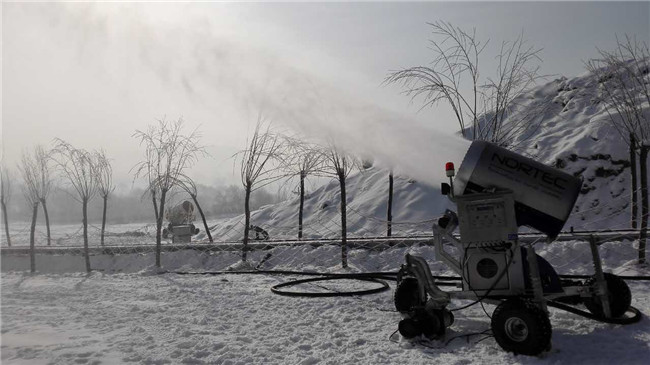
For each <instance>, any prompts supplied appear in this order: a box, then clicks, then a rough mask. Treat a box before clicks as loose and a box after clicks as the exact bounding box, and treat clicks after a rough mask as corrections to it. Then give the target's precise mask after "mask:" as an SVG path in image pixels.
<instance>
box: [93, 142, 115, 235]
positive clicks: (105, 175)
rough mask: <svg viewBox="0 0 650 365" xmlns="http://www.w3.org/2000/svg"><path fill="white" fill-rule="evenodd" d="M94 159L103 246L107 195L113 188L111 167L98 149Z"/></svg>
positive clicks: (104, 155) (104, 154)
mask: <svg viewBox="0 0 650 365" xmlns="http://www.w3.org/2000/svg"><path fill="white" fill-rule="evenodd" d="M95 161H96V166H97V170H96V172H97V190H98V193H99V196H100V197H101V198H102V202H103V205H102V231H101V238H100V243H101V245H102V246H104V233H105V231H106V210H107V208H108V196H109V195H110V194H111V193H112V192H113V191H114V190H115V184H114V183H113V167H112V166H111V162H110V161H109V159H108V157H107V156H106V153H105V152H104V151H103V150H100V151H98V152H96V153H95Z"/></svg>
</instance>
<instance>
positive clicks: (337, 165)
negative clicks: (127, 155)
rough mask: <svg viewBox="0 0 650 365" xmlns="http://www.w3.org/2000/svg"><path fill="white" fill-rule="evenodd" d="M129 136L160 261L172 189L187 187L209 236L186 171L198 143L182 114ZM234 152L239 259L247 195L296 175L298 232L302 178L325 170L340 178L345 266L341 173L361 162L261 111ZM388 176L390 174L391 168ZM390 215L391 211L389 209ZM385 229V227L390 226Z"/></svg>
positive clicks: (247, 213)
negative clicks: (293, 132) (240, 197)
mask: <svg viewBox="0 0 650 365" xmlns="http://www.w3.org/2000/svg"><path fill="white" fill-rule="evenodd" d="M134 137H135V138H137V139H139V140H140V144H141V146H143V147H144V159H143V160H142V161H141V162H139V163H138V164H137V165H136V167H135V177H136V178H143V179H146V180H147V183H148V193H149V195H150V196H151V198H152V205H153V208H154V212H155V217H156V262H155V264H156V267H161V266H162V263H161V245H162V233H161V232H162V223H163V216H164V211H165V204H166V201H167V196H168V194H169V193H170V191H172V189H181V190H182V191H185V192H186V193H188V194H189V195H190V196H191V197H192V199H193V201H194V203H195V204H196V206H197V208H198V210H199V213H200V214H201V218H202V220H203V224H204V228H205V231H206V234H207V235H208V238H209V240H210V242H212V236H211V234H210V229H209V227H208V225H207V222H206V219H205V215H204V214H203V212H202V209H201V207H200V204H199V202H198V199H197V189H196V185H195V183H194V182H193V181H192V179H190V178H189V177H188V176H187V174H186V171H187V170H188V169H189V168H191V167H192V166H193V165H194V164H195V163H196V161H197V159H198V157H199V156H201V155H205V154H206V152H205V148H204V147H203V146H202V145H201V143H200V133H199V132H198V131H197V130H196V129H195V130H193V131H191V132H189V133H184V131H183V120H182V119H178V120H177V121H174V122H169V121H165V120H160V121H158V123H157V124H155V125H151V126H149V128H148V129H147V130H145V131H139V130H138V131H136V132H135V134H134ZM233 157H235V158H236V160H237V161H239V162H240V164H241V166H240V178H241V184H242V187H243V189H244V193H245V195H244V232H243V236H244V238H243V247H242V262H247V260H248V251H249V241H250V228H251V226H252V225H251V209H250V201H251V195H252V194H253V193H254V192H255V191H257V190H259V189H262V188H264V187H265V186H268V185H269V184H272V183H274V182H277V181H279V180H282V179H294V178H297V179H298V181H299V183H298V186H299V194H300V204H299V211H298V239H302V238H303V215H304V212H303V210H304V209H303V208H304V201H305V180H306V179H307V177H308V176H321V177H323V176H329V177H333V178H336V179H337V180H338V182H339V186H340V192H341V203H340V207H341V227H342V230H341V262H342V265H343V267H347V228H346V227H347V223H346V201H347V197H346V185H345V184H346V178H347V177H348V175H349V174H350V173H351V172H352V171H353V170H354V169H355V168H358V167H359V166H360V162H359V160H358V159H357V158H356V157H354V156H352V155H350V154H348V153H346V152H344V151H343V150H342V149H341V148H339V147H338V146H336V144H335V143H334V142H330V143H329V144H328V145H327V146H325V147H323V146H319V145H316V144H314V143H309V142H305V141H304V140H301V139H299V138H296V137H295V136H286V135H283V134H281V133H277V132H275V131H274V130H272V128H271V123H270V122H268V121H266V120H265V119H264V117H263V116H262V115H261V114H260V115H258V120H257V123H256V125H255V129H254V130H253V133H252V135H251V136H250V137H249V139H248V140H247V142H246V148H244V149H243V150H241V151H240V152H238V153H236V154H235V155H234V156H233ZM391 176H392V174H391ZM388 216H389V217H390V212H389V213H388ZM389 232H390V230H389Z"/></svg>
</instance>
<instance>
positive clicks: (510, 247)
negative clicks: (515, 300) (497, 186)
mask: <svg viewBox="0 0 650 365" xmlns="http://www.w3.org/2000/svg"><path fill="white" fill-rule="evenodd" d="M456 203H457V205H458V227H459V229H460V242H461V244H462V247H463V254H462V260H461V267H462V270H463V278H464V280H463V289H464V290H472V291H474V292H476V293H477V294H478V295H486V294H487V293H489V295H501V294H503V295H513V294H517V293H523V292H524V290H525V283H524V275H523V266H522V260H521V250H520V248H519V245H518V242H517V231H518V228H517V220H516V216H515V200H514V198H513V195H512V192H510V191H507V190H502V191H497V192H493V193H482V194H467V195H463V196H457V197H456Z"/></svg>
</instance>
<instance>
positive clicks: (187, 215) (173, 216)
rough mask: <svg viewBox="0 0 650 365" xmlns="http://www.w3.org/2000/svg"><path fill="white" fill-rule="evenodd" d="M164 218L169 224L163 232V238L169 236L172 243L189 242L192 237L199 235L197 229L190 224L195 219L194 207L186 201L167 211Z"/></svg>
mask: <svg viewBox="0 0 650 365" xmlns="http://www.w3.org/2000/svg"><path fill="white" fill-rule="evenodd" d="M165 218H166V219H167V221H169V224H168V225H167V228H165V229H164V230H163V237H164V238H168V237H169V236H171V237H172V242H173V243H184V242H185V243H187V242H191V241H192V236H193V235H196V234H198V233H199V229H198V228H196V227H195V226H194V224H193V223H192V222H194V219H195V218H196V215H195V214H194V205H193V204H192V203H191V202H189V201H187V200H185V201H184V202H182V203H180V204H178V205H176V206H174V207H172V208H170V209H168V210H167V212H166V214H165Z"/></svg>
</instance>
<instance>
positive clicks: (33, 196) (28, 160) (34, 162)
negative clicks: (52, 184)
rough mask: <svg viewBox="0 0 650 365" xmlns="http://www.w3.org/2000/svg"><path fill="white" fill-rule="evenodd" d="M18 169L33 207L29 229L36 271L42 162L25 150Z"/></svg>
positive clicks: (33, 264)
mask: <svg viewBox="0 0 650 365" xmlns="http://www.w3.org/2000/svg"><path fill="white" fill-rule="evenodd" d="M18 170H19V171H20V175H21V176H22V178H23V195H24V196H25V199H26V200H27V203H28V204H29V205H30V207H31V208H32V223H31V226H30V230H29V262H30V265H29V266H30V271H31V272H35V271H36V256H35V253H34V249H35V247H34V246H35V241H36V237H35V234H36V219H37V217H38V205H39V203H40V196H41V195H42V190H43V186H42V181H41V179H40V171H39V170H40V164H39V161H38V158H37V156H35V155H32V154H31V153H29V152H28V151H27V150H25V151H23V154H22V158H21V161H20V164H19V165H18Z"/></svg>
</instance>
